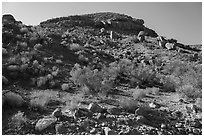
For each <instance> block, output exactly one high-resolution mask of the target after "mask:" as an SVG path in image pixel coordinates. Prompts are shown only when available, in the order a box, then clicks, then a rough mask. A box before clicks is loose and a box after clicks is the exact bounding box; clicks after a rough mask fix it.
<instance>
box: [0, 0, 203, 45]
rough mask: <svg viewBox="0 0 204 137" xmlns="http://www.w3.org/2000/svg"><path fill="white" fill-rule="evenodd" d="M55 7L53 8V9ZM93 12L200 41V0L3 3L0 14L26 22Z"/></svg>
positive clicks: (184, 40)
mask: <svg viewBox="0 0 204 137" xmlns="http://www.w3.org/2000/svg"><path fill="white" fill-rule="evenodd" d="M53 9H54V10H53ZM96 12H114V13H120V14H125V15H128V16H131V17H133V18H139V19H143V20H144V21H145V23H144V25H145V26H146V27H148V28H150V29H153V30H155V31H156V32H157V33H158V35H161V36H166V37H167V38H174V39H177V40H178V42H180V43H183V44H186V45H188V44H189V45H190V44H202V2H165V3H163V2H58V3H57V2H3V3H2V14H12V15H13V16H14V18H15V19H16V20H18V21H22V22H23V23H24V24H26V25H38V24H39V23H40V22H42V21H45V20H47V19H51V18H56V17H63V16H70V15H81V14H88V13H96Z"/></svg>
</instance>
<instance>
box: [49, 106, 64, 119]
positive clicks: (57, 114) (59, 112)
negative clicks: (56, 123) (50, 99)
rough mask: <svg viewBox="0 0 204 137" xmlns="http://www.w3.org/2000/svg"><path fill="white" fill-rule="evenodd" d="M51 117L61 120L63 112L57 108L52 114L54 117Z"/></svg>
mask: <svg viewBox="0 0 204 137" xmlns="http://www.w3.org/2000/svg"><path fill="white" fill-rule="evenodd" d="M51 116H54V117H56V118H60V117H62V111H61V109H60V108H56V109H55V110H54V111H53V112H52V115H51Z"/></svg>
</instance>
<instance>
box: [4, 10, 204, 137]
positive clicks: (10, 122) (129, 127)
mask: <svg viewBox="0 0 204 137" xmlns="http://www.w3.org/2000/svg"><path fill="white" fill-rule="evenodd" d="M144 24H145V23H144V20H142V19H136V18H132V17H130V16H127V15H123V14H118V13H111V12H104V13H94V14H85V15H74V16H69V17H60V18H53V19H49V20H47V21H43V22H41V23H40V24H39V25H37V26H26V25H24V24H23V23H22V22H21V21H16V20H15V18H14V17H13V16H12V15H8V14H7V15H3V17H2V74H3V75H2V88H3V91H2V106H3V112H2V113H3V127H2V129H3V130H2V132H3V134H84V135H85V134H106V135H109V134H122V135H126V134H129V135H133V134H134V135H135V134H165V135H166V134H173V135H174V134H202V130H201V129H202V117H201V116H202V106H201V104H202V51H201V50H202V48H201V47H202V45H199V46H198V45H184V44H182V43H178V42H177V40H175V39H172V38H171V39H168V38H165V37H163V36H158V34H157V33H156V32H155V31H154V30H152V29H150V28H148V27H146V26H145V25H144Z"/></svg>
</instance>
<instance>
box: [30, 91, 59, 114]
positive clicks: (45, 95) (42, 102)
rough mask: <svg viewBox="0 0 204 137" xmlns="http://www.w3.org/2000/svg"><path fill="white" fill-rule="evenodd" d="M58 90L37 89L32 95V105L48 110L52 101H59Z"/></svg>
mask: <svg viewBox="0 0 204 137" xmlns="http://www.w3.org/2000/svg"><path fill="white" fill-rule="evenodd" d="M58 100H59V98H58V92H56V91H52V90H36V91H33V92H32V93H31V95H30V106H31V107H32V108H35V109H37V110H38V109H39V110H46V109H47V106H48V104H49V103H50V102H51V101H58Z"/></svg>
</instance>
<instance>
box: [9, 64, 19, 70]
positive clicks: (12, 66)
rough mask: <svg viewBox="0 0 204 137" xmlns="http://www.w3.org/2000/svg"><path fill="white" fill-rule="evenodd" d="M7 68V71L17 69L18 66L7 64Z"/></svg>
mask: <svg viewBox="0 0 204 137" xmlns="http://www.w3.org/2000/svg"><path fill="white" fill-rule="evenodd" d="M7 69H8V71H19V66H17V65H9V66H8V68H7Z"/></svg>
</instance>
